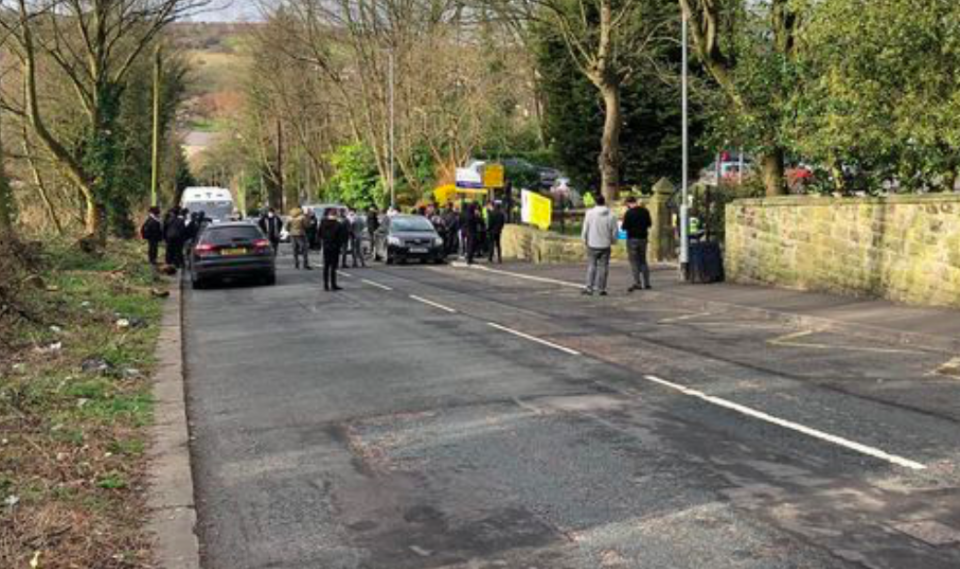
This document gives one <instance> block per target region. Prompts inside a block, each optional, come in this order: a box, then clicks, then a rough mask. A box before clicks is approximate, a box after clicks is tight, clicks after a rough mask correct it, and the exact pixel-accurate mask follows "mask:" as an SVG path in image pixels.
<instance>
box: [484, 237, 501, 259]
mask: <svg viewBox="0 0 960 569" xmlns="http://www.w3.org/2000/svg"><path fill="white" fill-rule="evenodd" d="M487 246H488V248H489V257H488V259H490V262H491V263H492V262H493V253H494V250H496V253H497V261H498V262H500V263H502V262H503V249H502V248H501V247H500V234H499V233H490V242H489V244H488V245H487Z"/></svg>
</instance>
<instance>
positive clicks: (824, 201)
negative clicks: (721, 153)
mask: <svg viewBox="0 0 960 569" xmlns="http://www.w3.org/2000/svg"><path fill="white" fill-rule="evenodd" d="M957 202H960V193H942V194H894V195H889V196H877V197H872V196H868V197H843V198H838V197H834V196H818V195H805V196H777V197H768V198H740V199H738V200H734V201H732V202H731V203H730V204H729V205H731V206H734V207H756V206H764V207H806V206H831V207H833V206H846V205H897V204H911V205H925V204H936V203H957Z"/></svg>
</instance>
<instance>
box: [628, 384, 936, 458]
mask: <svg viewBox="0 0 960 569" xmlns="http://www.w3.org/2000/svg"><path fill="white" fill-rule="evenodd" d="M644 378H645V379H647V380H648V381H652V382H653V383H656V384H658V385H662V386H664V387H669V388H670V389H673V390H675V391H679V392H680V393H683V394H684V395H689V396H691V397H696V398H697V399H700V400H702V401H706V402H707V403H712V404H713V405H716V406H718V407H723V408H725V409H729V410H731V411H736V412H737V413H740V414H742V415H746V416H748V417H753V418H754V419H759V420H761V421H764V422H767V423H771V424H773V425H777V426H780V427H783V428H785V429H790V430H792V431H796V432H798V433H802V434H804V435H807V436H809V437H813V438H815V439H819V440H822V441H826V442H829V443H833V444H835V445H837V446H841V447H844V448H846V449H849V450H852V451H856V452H859V453H860V454H865V455H867V456H872V457H874V458H878V459H880V460H883V461H886V462H889V463H891V464H895V465H897V466H902V467H904V468H909V469H911V470H925V469H926V468H927V467H926V466H924V465H922V464H920V463H919V462H916V461H913V460H910V459H908V458H903V457H902V456H897V455H895V454H890V453H888V452H885V451H882V450H880V449H878V448H874V447H871V446H867V445H865V444H861V443H858V442H855V441H851V440H849V439H845V438H843V437H839V436H837V435H831V434H830V433H825V432H823V431H820V430H817V429H813V428H810V427H807V426H805V425H801V424H799V423H794V422H793V421H788V420H786V419H780V418H779V417H774V416H773V415H770V414H768V413H764V412H763V411H757V410H756V409H752V408H750V407H747V406H746V405H741V404H739V403H734V402H733V401H728V400H726V399H723V398H720V397H714V396H712V395H707V394H706V393H704V392H702V391H698V390H696V389H692V388H690V387H687V386H685V385H680V384H679V383H674V382H672V381H667V380H665V379H661V378H659V377H657V376H655V375H647V376H644Z"/></svg>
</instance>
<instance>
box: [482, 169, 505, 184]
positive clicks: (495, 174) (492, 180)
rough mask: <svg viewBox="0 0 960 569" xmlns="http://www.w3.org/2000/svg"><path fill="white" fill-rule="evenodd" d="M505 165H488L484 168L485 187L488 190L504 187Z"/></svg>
mask: <svg viewBox="0 0 960 569" xmlns="http://www.w3.org/2000/svg"><path fill="white" fill-rule="evenodd" d="M503 179H504V172H503V164H487V165H485V166H484V167H483V185H484V187H486V188H502V187H503V185H504V184H503Z"/></svg>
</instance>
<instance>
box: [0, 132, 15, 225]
mask: <svg viewBox="0 0 960 569" xmlns="http://www.w3.org/2000/svg"><path fill="white" fill-rule="evenodd" d="M2 140H3V139H2V138H0V238H5V237H7V236H10V235H13V191H12V190H11V189H10V182H9V180H7V172H6V170H5V169H4V155H3V142H2Z"/></svg>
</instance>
